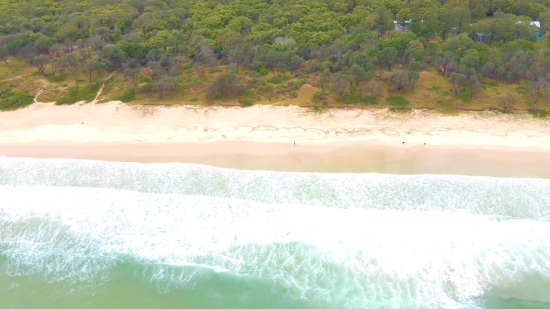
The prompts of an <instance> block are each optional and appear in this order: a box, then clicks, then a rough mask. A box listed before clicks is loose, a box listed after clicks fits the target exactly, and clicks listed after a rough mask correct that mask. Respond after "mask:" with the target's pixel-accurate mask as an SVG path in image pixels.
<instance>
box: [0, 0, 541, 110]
mask: <svg viewBox="0 0 550 309" xmlns="http://www.w3.org/2000/svg"><path fill="white" fill-rule="evenodd" d="M409 20H410V23H409V22H406V21H409ZM532 20H539V21H540V22H541V23H542V25H541V28H540V29H536V26H533V25H532V24H531V21H532ZM394 22H397V23H400V24H403V25H405V28H404V30H395V31H394V29H395V24H394ZM548 30H550V2H548V1H538V2H532V1H531V2H529V1H527V0H516V1H481V0H471V1H469V2H465V3H463V2H457V1H454V0H453V1H451V0H441V1H421V0H411V1H395V0H387V1H382V0H373V1H367V2H365V1H355V0H344V1H334V0H327V1H322V2H315V1H310V0H304V1H294V0H280V1H256V0H246V1H244V0H236V1H222V0H206V1H189V0H182V1H135V0H119V1H116V2H112V1H111V2H109V1H100V0H94V1H80V0H59V1H42V2H40V1H31V2H29V1H23V0H12V1H0V62H1V63H0V65H5V66H6V67H7V68H8V70H10V71H12V70H13V64H12V59H14V58H13V57H16V58H18V59H24V61H25V63H26V65H28V66H32V67H34V69H33V71H35V72H36V73H35V74H37V75H43V76H45V77H46V78H48V80H50V81H52V82H61V81H64V80H65V79H66V78H67V77H69V78H70V79H72V80H74V82H75V83H76V84H77V85H78V87H73V88H71V89H70V90H69V92H68V93H67V94H66V95H65V96H64V97H63V98H60V99H59V100H58V103H59V102H65V103H60V104H70V103H74V102H76V101H75V100H77V101H78V100H90V99H89V98H90V96H91V95H90V93H91V91H89V89H88V88H89V85H80V84H81V83H82V82H83V80H82V79H83V78H82V76H85V79H86V80H87V81H88V83H92V81H93V80H94V79H97V78H101V77H102V75H103V74H107V73H110V72H113V71H115V70H119V71H120V72H122V73H123V74H122V75H123V76H124V78H125V80H126V81H135V82H138V81H139V84H140V86H141V87H140V88H139V89H140V91H141V92H142V93H149V94H155V95H158V97H159V98H160V99H163V98H164V97H165V96H168V95H170V94H171V93H174V92H177V91H178V89H181V88H182V86H183V85H182V84H183V83H187V85H189V84H194V85H198V84H201V83H204V82H206V81H212V78H214V76H211V75H208V74H212V73H214V72H215V74H216V75H217V77H215V78H214V80H213V81H212V82H211V83H210V84H209V86H208V88H207V89H206V93H205V95H206V98H207V100H209V101H211V100H213V99H214V98H216V97H220V96H225V95H230V94H231V93H233V92H235V91H237V90H239V89H243V88H248V89H254V90H255V91H256V90H257V91H258V92H259V93H260V94H262V95H266V96H267V97H269V98H271V97H277V96H279V97H280V96H291V97H293V96H295V95H296V90H298V89H299V88H300V86H302V84H303V83H304V82H305V81H307V82H308V83H311V84H312V85H314V86H318V87H319V88H321V95H322V96H323V98H322V99H319V98H316V99H314V101H315V102H321V101H324V100H332V99H333V98H332V97H330V96H329V93H331V94H333V95H334V96H339V97H340V98H339V100H342V101H343V102H349V103H357V102H359V101H362V102H364V101H367V102H370V103H374V102H376V101H377V100H378V99H379V98H380V97H381V96H382V95H383V93H384V89H388V90H389V91H391V92H394V93H405V92H407V91H411V90H412V89H414V87H415V85H416V83H417V81H418V80H419V78H420V76H421V73H422V72H421V71H422V70H426V69H432V68H433V69H435V70H437V71H438V72H439V73H440V74H441V76H443V77H442V78H445V79H447V80H448V81H449V83H450V87H449V88H452V94H454V96H456V97H457V98H458V99H460V100H462V101H464V102H469V101H471V100H473V98H475V97H476V96H477V95H478V93H480V92H481V91H482V90H483V89H484V88H491V87H493V88H494V87H497V86H498V85H500V84H510V83H518V84H520V83H524V82H525V87H522V88H521V91H523V92H524V93H525V94H526V95H530V96H531V98H530V99H532V100H533V101H534V102H538V100H540V101H544V100H543V99H546V98H548V97H550V87H549V81H550V75H549V74H550V47H549V46H548V44H547V41H546V40H545V41H544V42H542V43H544V44H539V42H540V41H539V42H537V39H538V38H537V33H539V34H540V33H546V32H547V31H548ZM29 71H30V70H29ZM208 72H209V73H208ZM263 76H265V77H263ZM252 78H254V79H255V78H258V79H260V80H259V81H256V82H255V83H248V82H246V81H247V80H248V79H252ZM293 78H297V79H296V80H293ZM266 80H267V82H265V81H266ZM289 80H291V84H288V83H286V82H287V81H289ZM238 81H242V82H238ZM71 82H72V81H71ZM92 84H93V83H92ZM109 85H110V84H108V85H107V86H109ZM133 89H137V86H136V87H134V88H133ZM203 89H204V88H203ZM105 90H106V92H108V90H109V88H106V89H105ZM203 91H204V90H203ZM445 91H447V90H446V89H445ZM356 92H359V93H363V92H364V93H368V96H361V97H360V98H359V97H357V95H356V94H355V93H356ZM130 94H131V95H130ZM134 95H135V93H134V90H129V89H126V90H125V93H124V94H123V95H122V96H123V97H124V98H125V100H129V99H130V98H132V99H133V97H134ZM365 98H368V99H365ZM69 102H70V103H69Z"/></svg>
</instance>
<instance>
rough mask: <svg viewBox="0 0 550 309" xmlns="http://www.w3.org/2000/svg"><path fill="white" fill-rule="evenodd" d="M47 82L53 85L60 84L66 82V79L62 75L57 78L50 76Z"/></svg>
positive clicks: (56, 76)
mask: <svg viewBox="0 0 550 309" xmlns="http://www.w3.org/2000/svg"><path fill="white" fill-rule="evenodd" d="M46 79H47V80H49V81H50V82H52V83H60V82H62V81H64V80H65V77H63V76H61V75H55V76H48V77H46Z"/></svg>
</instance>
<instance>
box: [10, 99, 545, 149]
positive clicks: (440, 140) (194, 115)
mask: <svg viewBox="0 0 550 309" xmlns="http://www.w3.org/2000/svg"><path fill="white" fill-rule="evenodd" d="M224 140H225V141H255V142H279V143H293V142H294V141H296V143H298V144H320V143H331V142H367V141H373V142H381V143H382V144H390V145H391V144H402V142H405V143H406V144H421V145H422V144H423V143H426V144H428V145H441V146H443V145H445V146H452V145H462V146H473V147H476V146H507V147H522V148H530V149H539V150H542V149H545V150H548V149H550V121H545V120H540V119H533V118H532V117H531V116H529V115H526V114H522V115H502V114H501V115H498V114H494V113H490V112H472V113H465V114H460V115H459V116H445V115H439V114H434V113H430V112H425V111H413V112H412V113H410V114H393V113H391V112H388V111H387V110H359V109H353V110H352V109H348V110H344V109H333V110H329V111H328V112H326V113H323V114H322V115H315V114H314V113H312V112H310V111H308V110H307V109H303V108H299V107H296V106H291V107H277V106H263V105H256V106H253V107H249V108H238V107H234V108H226V107H198V106H197V107H195V106H177V107H162V106H160V107H159V106H150V107H149V106H130V105H125V104H123V103H120V102H110V103H105V104H83V105H82V104H75V105H68V106H55V105H54V104H53V103H37V104H33V105H31V106H29V107H27V108H24V109H20V110H17V111H13V112H2V113H0V144H19V143H25V144H28V143H42V142H47V143H66V142H67V143H117V144H119V143H136V142H138V143H139V142H146V143H182V142H213V141H224Z"/></svg>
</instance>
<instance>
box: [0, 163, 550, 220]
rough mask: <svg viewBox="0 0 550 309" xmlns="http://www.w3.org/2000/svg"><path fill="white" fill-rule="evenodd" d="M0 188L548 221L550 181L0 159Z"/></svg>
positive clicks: (191, 165) (189, 165) (168, 164)
mask: <svg viewBox="0 0 550 309" xmlns="http://www.w3.org/2000/svg"><path fill="white" fill-rule="evenodd" d="M0 185H6V186H71V187H95V188H112V189H123V190H131V191H137V192H146V193H162V194H182V195H203V196H212V197H224V198H231V199H241V200H247V201H254V202H260V203H267V204H295V205H309V206H323V207H331V208H346V209H352V208H360V209H379V210H423V211H445V212H466V213H472V214H487V215H495V216H509V217H514V218H530V219H536V220H550V180H547V179H526V178H523V179H518V178H494V177H471V176H454V175H386V174H375V173H370V174H343V173H342V174H329V173H286V172H270V171H242V170H234V169H223V168H214V167H209V166H204V165H197V164H184V163H159V164H139V163H121V162H102V161H88V160H74V159H25V158H0Z"/></svg>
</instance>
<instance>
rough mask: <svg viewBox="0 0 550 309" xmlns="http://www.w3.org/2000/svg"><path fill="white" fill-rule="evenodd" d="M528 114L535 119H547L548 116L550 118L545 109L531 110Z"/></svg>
mask: <svg viewBox="0 0 550 309" xmlns="http://www.w3.org/2000/svg"><path fill="white" fill-rule="evenodd" d="M528 112H529V114H531V115H532V116H533V117H535V118H547V117H548V116H550V112H548V111H546V110H545V109H535V108H531V109H529V111H528Z"/></svg>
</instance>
